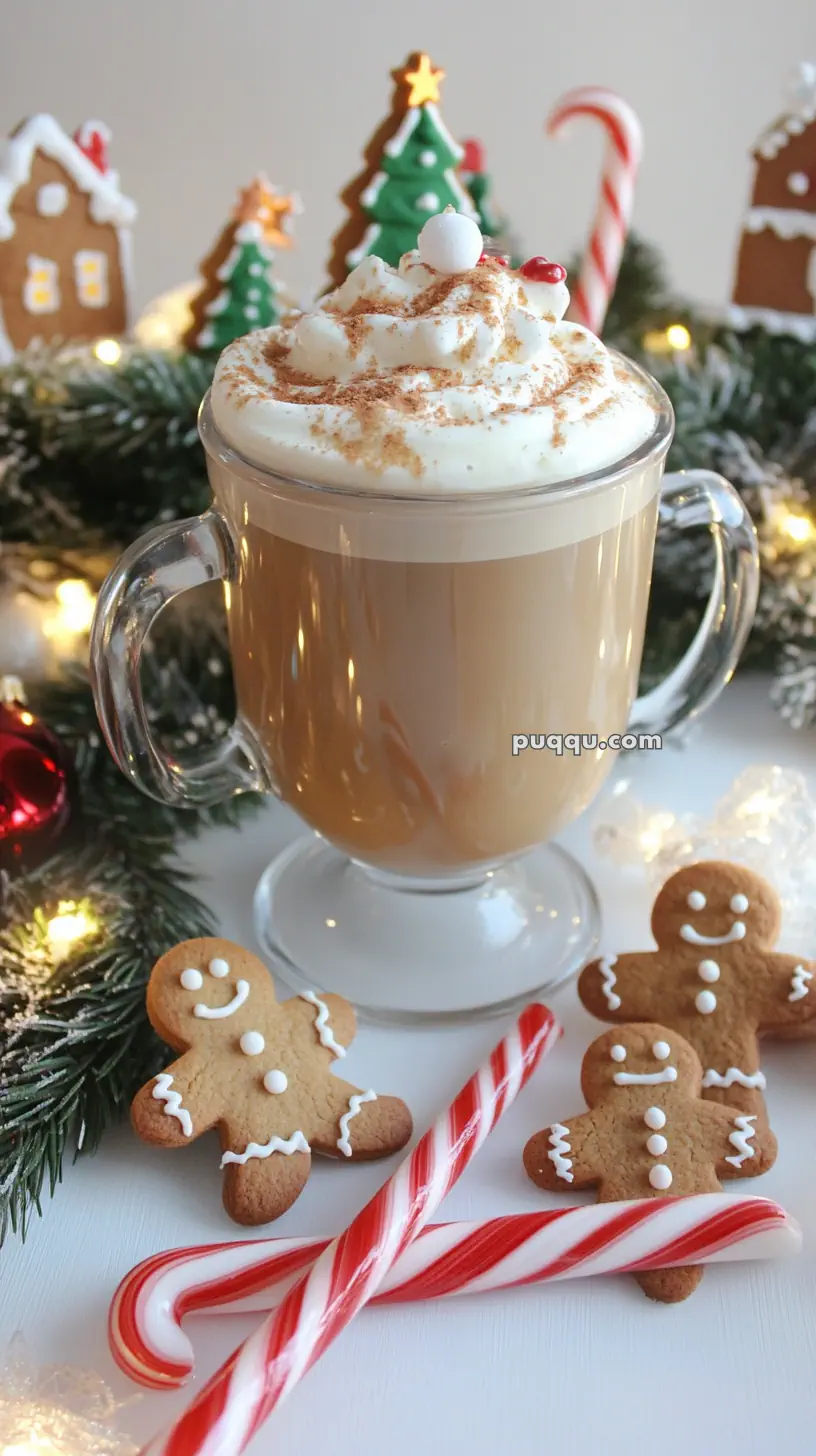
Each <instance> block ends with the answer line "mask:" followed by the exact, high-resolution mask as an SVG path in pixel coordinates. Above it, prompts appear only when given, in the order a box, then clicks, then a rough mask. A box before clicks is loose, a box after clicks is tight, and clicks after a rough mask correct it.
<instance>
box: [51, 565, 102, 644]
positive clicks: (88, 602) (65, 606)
mask: <svg viewBox="0 0 816 1456" xmlns="http://www.w3.org/2000/svg"><path fill="white" fill-rule="evenodd" d="M55 595H56V598H57V601H58V602H59V605H60V608H61V610H60V617H61V619H62V626H63V627H64V628H65V629H66V631H68V632H87V630H88V628H89V627H90V625H91V622H92V621H93V614H94V608H95V606H96V597H95V595H94V593H93V592H92V591H91V588H90V587H89V586H88V583H87V581H81V580H79V579H77V580H74V579H73V578H69V579H68V580H67V581H61V582H60V583H59V586H58V587H57V590H56V593H55Z"/></svg>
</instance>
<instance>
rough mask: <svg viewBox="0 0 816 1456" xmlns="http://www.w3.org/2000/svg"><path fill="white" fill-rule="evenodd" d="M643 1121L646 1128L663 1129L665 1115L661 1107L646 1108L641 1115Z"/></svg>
mask: <svg viewBox="0 0 816 1456" xmlns="http://www.w3.org/2000/svg"><path fill="white" fill-rule="evenodd" d="M643 1121H644V1122H645V1124H646V1126H647V1127H652V1128H658V1127H665V1126H666V1114H665V1112H664V1111H663V1108H662V1107H647V1108H646V1111H645V1112H644V1114H643Z"/></svg>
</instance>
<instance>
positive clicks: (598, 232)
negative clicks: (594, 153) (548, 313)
mask: <svg viewBox="0 0 816 1456" xmlns="http://www.w3.org/2000/svg"><path fill="white" fill-rule="evenodd" d="M579 116H592V117H594V118H595V120H596V121H600V123H601V125H602V126H603V127H604V129H605V131H606V137H607V143H606V154H605V157H604V169H603V175H602V177H601V192H600V197H599V199H598V208H597V211H596V214H595V221H594V223H593V225H592V232H591V233H590V236H589V242H588V243H587V248H586V252H585V254H584V258H583V262H582V263H581V272H580V275H579V278H578V282H577V284H576V286H575V288H574V289H573V290H572V305H571V308H570V314H571V316H572V317H573V318H574V319H575V320H576V322H578V323H580V324H584V325H585V326H586V327H587V328H588V329H592V331H593V333H595V334H598V333H600V331H601V329H602V327H603V321H604V319H605V317H606V310H607V308H608V307H609V300H610V298H611V297H612V294H613V292H614V288H615V282H616V279H617V276H618V269H619V267H620V260H621V256H622V254H623V245H624V243H625V242H626V235H627V233H628V232H629V223H630V220H631V217H632V204H633V202H634V197H635V180H636V178H637V174H638V167H639V166H640V157H641V152H642V150H643V133H642V131H641V127H640V122H639V121H638V118H637V116H636V114H635V112H634V111H633V110H632V107H631V106H630V105H629V103H628V101H624V100H623V97H622V96H618V95H616V93H615V92H614V91H607V90H606V88H605V87H603V86H579V87H577V88H576V90H574V91H568V92H567V93H566V95H565V96H562V97H561V100H560V101H558V102H556V105H555V106H554V107H553V109H552V111H551V112H550V115H549V116H548V118H547V131H548V133H549V135H550V136H553V137H557V136H560V135H561V134H562V133H563V131H564V128H565V127H566V126H567V125H568V123H569V122H571V121H574V120H575V118H576V117H579Z"/></svg>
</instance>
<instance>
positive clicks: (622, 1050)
mask: <svg viewBox="0 0 816 1456" xmlns="http://www.w3.org/2000/svg"><path fill="white" fill-rule="evenodd" d="M609 1055H610V1057H611V1058H612V1060H613V1062H625V1061H626V1047H625V1046H621V1045H620V1042H616V1043H615V1045H614V1046H613V1047H610V1048H609Z"/></svg>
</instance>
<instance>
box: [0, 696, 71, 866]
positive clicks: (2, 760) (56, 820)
mask: <svg viewBox="0 0 816 1456" xmlns="http://www.w3.org/2000/svg"><path fill="white" fill-rule="evenodd" d="M70 775H71V765H70V760H69V757H68V754H67V752H66V750H65V748H64V747H63V745H62V744H61V743H60V741H59V739H58V738H57V737H56V736H55V735H54V734H53V733H52V732H51V731H50V729H49V728H46V726H45V724H44V723H42V722H41V721H40V720H39V719H37V718H35V717H34V715H33V713H29V711H28V709H27V708H26V707H25V706H24V704H22V703H19V702H2V701H0V868H2V869H5V870H8V871H9V872H10V873H11V872H13V871H14V870H15V869H19V868H21V867H22V866H23V865H26V866H28V867H30V866H31V865H32V864H35V863H37V861H38V860H42V859H44V858H45V856H46V854H47V853H48V852H50V850H51V848H52V847H53V845H54V843H55V841H56V840H57V838H58V837H59V835H60V834H61V833H62V831H63V829H64V828H65V825H66V823H67V821H68V817H69V815H70V813H71V795H70V782H71V778H70Z"/></svg>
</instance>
